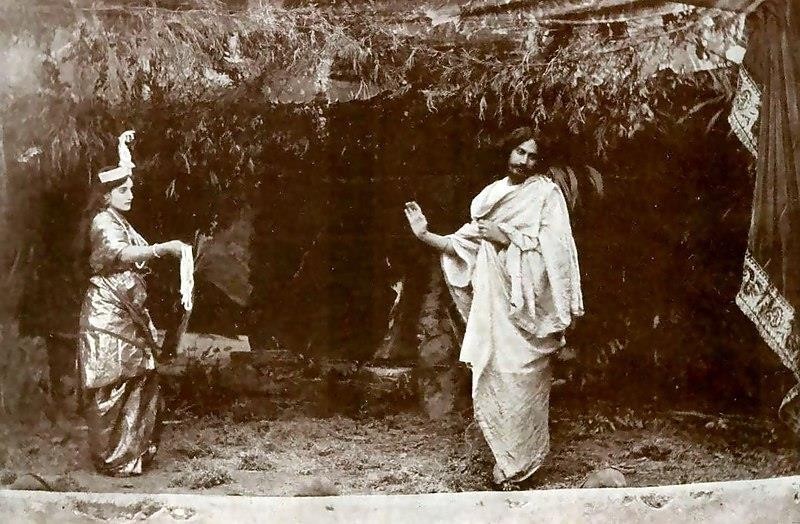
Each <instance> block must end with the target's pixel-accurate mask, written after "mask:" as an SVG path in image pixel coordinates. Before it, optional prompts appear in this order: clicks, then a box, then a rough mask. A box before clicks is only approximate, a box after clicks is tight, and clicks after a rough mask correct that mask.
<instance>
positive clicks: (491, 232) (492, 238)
mask: <svg viewBox="0 0 800 524" xmlns="http://www.w3.org/2000/svg"><path fill="white" fill-rule="evenodd" d="M478 233H479V234H480V236H481V238H482V239H484V240H488V241H489V242H494V243H496V244H500V245H502V246H507V245H508V244H509V243H510V242H511V240H509V238H508V235H506V234H505V233H503V231H502V230H501V229H500V228H499V227H497V224H496V223H495V222H492V221H490V220H479V221H478Z"/></svg>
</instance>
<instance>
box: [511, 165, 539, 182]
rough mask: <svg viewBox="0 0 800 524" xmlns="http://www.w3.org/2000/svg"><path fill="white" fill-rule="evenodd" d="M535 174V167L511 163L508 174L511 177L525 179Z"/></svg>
mask: <svg viewBox="0 0 800 524" xmlns="http://www.w3.org/2000/svg"><path fill="white" fill-rule="evenodd" d="M532 174H533V168H532V167H528V166H527V165H526V164H509V165H508V175H509V176H510V177H511V178H515V179H518V180H524V179H526V178H528V177H529V176H531V175H532Z"/></svg>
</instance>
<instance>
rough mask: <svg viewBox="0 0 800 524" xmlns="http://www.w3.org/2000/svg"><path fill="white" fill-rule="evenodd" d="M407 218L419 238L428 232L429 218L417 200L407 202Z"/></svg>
mask: <svg viewBox="0 0 800 524" xmlns="http://www.w3.org/2000/svg"><path fill="white" fill-rule="evenodd" d="M405 212H406V218H407V219H408V225H409V226H411V231H413V232H414V235H415V236H416V237H417V238H420V237H422V235H424V234H425V233H427V232H428V219H427V218H425V215H423V214H422V209H420V207H419V204H417V203H416V202H406V207H405Z"/></svg>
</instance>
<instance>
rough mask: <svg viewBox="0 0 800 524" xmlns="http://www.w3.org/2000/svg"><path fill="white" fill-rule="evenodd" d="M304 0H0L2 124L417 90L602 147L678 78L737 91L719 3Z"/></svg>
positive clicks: (630, 128) (711, 89)
mask: <svg viewBox="0 0 800 524" xmlns="http://www.w3.org/2000/svg"><path fill="white" fill-rule="evenodd" d="M697 1H703V0H697ZM307 3H308V2H303V1H296V2H289V1H284V2H258V1H253V0H250V1H249V2H245V1H238V0H237V1H229V2H219V1H214V0H207V1H203V0H192V1H189V0H182V1H178V0H168V1H167V0H159V1H157V2H156V1H152V0H150V1H148V0H142V1H139V2H129V3H127V4H126V5H119V3H118V2H111V1H107V2H100V3H97V2H93V3H90V2H88V1H86V2H74V4H72V5H65V4H66V2H56V1H55V0H46V1H45V0H39V1H37V2H32V3H31V4H28V5H26V6H15V5H13V4H15V2H8V1H6V2H5V4H2V3H0V15H1V16H0V20H2V22H0V29H1V31H0V68H2V69H3V70H4V71H6V72H8V73H9V74H6V75H4V77H3V78H2V79H0V108H5V110H8V109H9V108H11V109H10V113H9V114H8V115H7V118H6V122H7V125H17V126H19V127H24V126H26V125H28V126H29V125H30V124H31V123H32V122H35V121H36V120H37V119H38V120H39V121H41V120H42V119H43V115H42V113H41V109H42V108H43V107H45V106H46V107H47V108H48V109H47V111H50V112H52V111H57V109H54V108H57V107H58V106H59V105H62V104H66V106H65V108H64V109H63V112H64V114H65V115H66V116H65V118H66V120H67V121H68V122H69V121H70V118H71V116H72V115H74V113H75V111H76V110H75V108H74V107H73V106H75V105H76V104H77V105H83V106H86V105H87V104H88V105H93V104H100V105H101V106H102V107H104V108H108V109H112V110H114V108H118V110H122V111H126V110H129V109H130V108H132V107H158V106H161V105H164V104H171V103H174V102H181V101H183V102H185V101H202V100H219V99H220V98H221V97H228V98H230V99H236V98H242V97H246V98H247V99H249V100H257V99H262V100H263V101H264V103H298V102H299V103H325V102H338V101H348V100H353V99H365V98H370V97H372V96H375V95H377V94H380V93H384V94H389V95H402V94H404V93H407V92H409V91H415V92H418V93H422V94H424V96H425V97H426V98H427V103H428V107H429V109H430V110H431V111H436V110H437V109H438V108H441V107H442V106H444V105H447V104H451V103H457V104H459V105H462V106H463V105H467V106H469V107H472V108H473V109H474V111H475V112H477V113H479V114H480V115H481V116H482V117H484V118H494V119H503V118H505V117H506V116H509V115H528V116H529V118H530V119H531V120H532V121H533V122H534V123H541V122H543V121H546V120H548V119H551V118H552V117H553V115H554V114H557V115H558V116H559V118H562V119H563V120H564V121H565V122H566V123H567V125H568V126H569V127H570V128H572V129H573V130H579V129H580V128H586V127H587V126H588V127H589V128H591V129H592V130H593V132H594V133H595V135H596V136H597V137H598V145H599V147H602V146H603V143H604V140H605V138H604V137H607V136H612V135H613V136H629V135H631V134H632V133H635V132H636V131H637V130H638V129H640V128H641V127H642V125H644V124H646V123H647V122H653V121H655V120H656V119H657V114H658V111H659V108H658V107H657V106H658V103H659V100H664V99H668V98H669V97H668V96H667V93H668V92H669V91H670V90H673V89H675V88H676V87H677V86H680V85H689V86H694V87H697V88H699V89H700V91H702V92H705V93H707V96H708V98H715V97H723V98H726V99H727V98H729V97H730V96H731V95H732V93H733V87H734V86H733V85H732V83H731V81H730V78H731V75H730V71H729V70H728V69H726V68H727V67H728V66H729V65H730V63H729V62H728V61H727V60H726V59H725V55H726V53H727V51H728V50H729V49H730V48H731V46H732V45H734V41H735V36H736V35H737V33H738V32H739V30H740V29H741V17H738V16H737V15H735V14H731V13H727V12H724V11H719V10H708V9H696V8H692V7H688V6H686V5H684V4H674V3H668V2H642V1H634V0H541V1H511V2H497V1H489V0H470V1H463V0H461V1H459V0H428V1H422V2H413V3H410V2H401V1H393V0H388V1H375V2H356V1H348V2H339V1H330V2H327V3H326V2H315V3H316V4H323V5H321V6H306V5H305V4H307ZM292 6H296V7H292ZM697 71H706V72H707V73H706V74H703V75H696V74H694V73H696V72H697ZM59 101H60V102H59ZM701 102H702V101H701ZM689 109H691V107H689V108H687V110H689ZM47 119H49V120H54V119H56V117H53V115H52V114H49V115H48V117H47ZM75 125H77V124H75ZM58 142H59V144H61V145H62V147H71V148H74V147H76V146H77V145H78V144H79V143H80V142H81V139H80V138H75V137H74V136H73V137H65V136H62V137H60V138H59V141H58Z"/></svg>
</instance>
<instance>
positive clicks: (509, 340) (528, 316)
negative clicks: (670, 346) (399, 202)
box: [405, 128, 583, 489]
mask: <svg viewBox="0 0 800 524" xmlns="http://www.w3.org/2000/svg"><path fill="white" fill-rule="evenodd" d="M506 143H507V144H509V145H510V153H509V157H508V169H507V173H506V176H505V177H504V178H502V179H500V180H497V181H495V182H492V183H491V184H489V185H488V186H487V187H486V188H484V189H483V191H481V192H480V193H479V194H478V196H476V197H475V198H474V200H473V201H472V205H471V206H470V215H471V218H472V221H471V222H470V223H468V224H465V225H464V226H462V227H461V228H460V229H459V230H458V231H456V232H455V233H453V234H451V235H447V236H441V235H437V234H435V233H431V232H430V231H428V222H427V219H426V218H425V215H424V214H423V213H422V210H421V209H420V207H419V205H418V204H417V203H416V202H408V203H406V205H405V213H406V217H407V219H408V222H409V225H410V227H411V230H412V231H413V232H414V234H415V235H416V237H417V238H419V239H420V240H421V241H423V242H424V243H426V244H428V245H430V246H431V247H433V248H435V249H437V250H438V251H439V252H441V254H442V255H441V263H442V270H443V271H444V275H445V280H446V282H447V285H448V287H449V288H450V292H451V294H452V296H453V299H454V301H455V303H456V306H457V307H458V310H459V312H460V313H461V315H462V317H463V318H464V321H465V323H466V328H465V333H464V341H463V344H462V347H461V355H460V360H461V361H462V362H465V363H467V364H468V365H469V366H470V368H471V370H472V399H473V410H474V413H475V419H476V420H477V422H478V425H479V426H480V428H481V431H482V432H483V435H484V437H485V439H486V442H487V443H488V445H489V447H490V448H491V450H492V453H493V455H494V458H495V461H496V464H495V467H494V480H495V482H496V483H497V484H498V485H500V486H502V487H503V488H505V489H510V488H512V487H513V486H514V485H516V484H518V483H520V482H522V481H525V480H526V479H529V478H530V477H531V475H533V473H534V472H536V470H537V469H538V468H539V467H540V466H541V464H542V463H543V461H544V459H545V457H546V455H547V453H548V451H549V444H550V437H549V429H548V412H549V400H550V384H551V372H550V365H549V360H550V358H549V357H550V355H551V354H552V353H554V352H555V351H557V350H558V349H560V348H561V347H563V346H564V344H565V341H564V330H565V329H566V328H567V327H568V326H569V325H570V324H571V323H572V321H573V319H574V318H576V317H578V316H580V315H582V314H583V297H582V294H581V285H580V274H579V269H578V257H577V251H576V248H575V242H574V240H573V237H572V228H571V226H570V220H569V212H568V208H567V204H566V201H565V199H564V196H563V194H562V192H561V190H560V189H559V187H558V185H557V184H556V183H554V182H553V181H552V180H551V179H550V178H548V177H547V176H546V175H544V174H542V172H541V171H539V170H538V169H537V168H538V167H539V166H538V164H539V156H538V147H537V144H536V141H535V140H534V138H533V134H532V132H531V130H530V129H528V128H521V129H517V130H515V131H514V132H512V133H511V135H510V136H509V138H508V140H507V141H506ZM507 150H508V149H507Z"/></svg>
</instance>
